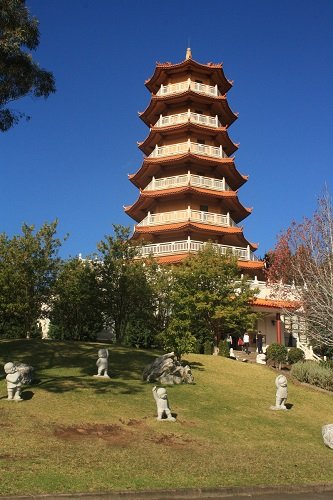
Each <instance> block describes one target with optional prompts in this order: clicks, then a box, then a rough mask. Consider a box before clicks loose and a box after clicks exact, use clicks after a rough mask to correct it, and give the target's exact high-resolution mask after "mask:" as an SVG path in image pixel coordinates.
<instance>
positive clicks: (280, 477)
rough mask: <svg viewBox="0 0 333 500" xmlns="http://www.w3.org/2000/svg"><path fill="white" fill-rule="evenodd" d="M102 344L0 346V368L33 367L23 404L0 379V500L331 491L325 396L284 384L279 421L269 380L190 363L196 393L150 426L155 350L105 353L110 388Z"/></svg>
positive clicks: (216, 363) (329, 407) (178, 391)
mask: <svg viewBox="0 0 333 500" xmlns="http://www.w3.org/2000/svg"><path fill="white" fill-rule="evenodd" d="M100 347H101V344H94V343H80V342H53V341H38V340H24V341H1V342H0V364H1V365H3V364H4V363H6V362H7V361H15V362H19V361H22V362H25V363H29V364H31V365H33V366H34V367H35V369H36V372H37V377H38V379H39V381H38V383H36V384H35V385H33V386H30V387H25V389H24V391H23V396H24V399H25V400H24V401H23V402H21V403H15V402H9V401H7V399H6V398H7V395H6V382H5V378H4V373H3V371H2V377H1V380H0V418H1V426H0V468H1V471H2V473H1V482H0V494H2V495H8V494H11V495H14V494H41V493H55V492H57V493H65V492H66V493H69V492H90V491H91V492H92V491H107V490H112V489H114V490H119V489H140V488H154V489H155V488H172V487H179V488H182V487H220V486H253V485H268V484H273V485H274V484H276V485H277V484H303V483H309V484H310V483H316V484H318V483H327V482H333V450H330V449H328V448H326V447H325V446H324V444H323V441H322V437H321V426H322V425H323V424H326V423H332V422H333V396H332V395H330V394H325V393H322V392H318V391H315V390H312V389H310V388H306V387H303V386H300V385H294V384H293V383H292V382H291V381H290V382H289V396H288V403H289V406H290V407H291V408H290V410H289V411H286V412H283V411H281V412H278V411H272V410H270V406H271V405H273V404H274V402H275V385H274V381H275V377H276V375H277V373H276V372H274V371H273V370H272V369H270V368H267V367H265V366H259V365H254V364H248V363H241V362H235V361H232V360H229V359H225V358H222V357H218V356H204V355H194V354H193V355H192V354H191V355H188V356H186V361H188V362H189V363H190V364H191V366H192V372H193V374H194V377H195V382H196V384H195V385H193V386H190V385H182V386H173V387H169V388H168V395H169V401H170V406H171V410H172V412H173V413H176V414H177V422H176V423H168V422H157V421H156V419H155V416H156V407H155V402H154V399H153V397H152V393H151V389H152V385H151V384H146V383H144V382H143V381H142V380H141V373H142V370H143V368H144V367H145V366H146V364H148V363H149V362H151V361H152V360H153V359H154V357H155V356H157V355H158V353H157V352H154V351H144V350H132V349H126V348H121V347H113V346H111V347H110V346H109V348H110V359H109V362H110V370H109V371H110V375H111V380H109V381H107V380H101V379H97V378H94V377H93V374H95V373H97V370H96V366H95V363H96V360H97V350H98V348H100Z"/></svg>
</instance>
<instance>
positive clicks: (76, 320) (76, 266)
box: [50, 258, 103, 340]
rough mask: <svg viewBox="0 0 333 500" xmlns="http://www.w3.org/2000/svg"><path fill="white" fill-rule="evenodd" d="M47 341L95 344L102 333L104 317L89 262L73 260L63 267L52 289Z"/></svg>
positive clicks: (97, 287) (96, 284) (92, 267)
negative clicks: (78, 341) (51, 338)
mask: <svg viewBox="0 0 333 500" xmlns="http://www.w3.org/2000/svg"><path fill="white" fill-rule="evenodd" d="M50 322H51V329H50V337H53V338H57V339H61V340H67V339H68V340H70V339H72V340H95V339H96V337H97V334H98V333H99V332H101V331H102V329H103V315H102V307H101V299H100V294H99V286H98V281H97V276H96V272H95V267H94V265H93V264H92V263H91V261H90V260H85V261H83V260H81V259H78V258H72V259H69V260H67V261H65V262H63V263H62V266H61V269H60V272H59V276H58V278H57V281H56V283H55V286H54V291H53V301H52V307H51V312H50Z"/></svg>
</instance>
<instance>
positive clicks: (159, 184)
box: [144, 174, 231, 191]
mask: <svg viewBox="0 0 333 500" xmlns="http://www.w3.org/2000/svg"><path fill="white" fill-rule="evenodd" d="M181 186H196V187H202V188H206V189H213V190H216V191H231V189H230V187H229V186H228V184H227V183H226V182H225V178H224V177H223V179H213V178H212V177H204V176H202V175H194V174H184V175H175V176H173V177H162V178H161V179H155V177H153V178H152V180H151V182H150V183H149V184H148V186H146V187H145V189H144V191H157V190H159V189H170V188H174V187H181Z"/></svg>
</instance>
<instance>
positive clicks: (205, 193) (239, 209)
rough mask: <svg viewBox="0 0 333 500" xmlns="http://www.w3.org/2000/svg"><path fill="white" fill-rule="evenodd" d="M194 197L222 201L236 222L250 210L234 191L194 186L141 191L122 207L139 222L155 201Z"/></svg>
mask: <svg viewBox="0 0 333 500" xmlns="http://www.w3.org/2000/svg"><path fill="white" fill-rule="evenodd" d="M187 194H189V195H191V194H193V195H195V196H196V197H202V198H205V199H208V198H213V199H216V198H217V199H219V200H221V201H223V205H224V206H225V207H226V209H227V210H228V211H229V213H230V216H231V218H232V219H233V220H234V221H235V222H236V223H238V222H240V221H242V220H243V219H245V217H247V216H248V215H249V214H250V213H251V212H252V209H251V208H245V207H244V206H243V205H242V204H241V203H240V201H239V199H238V196H237V192H236V191H217V190H212V189H204V188H200V187H196V186H190V185H188V186H181V187H175V188H169V189H163V190H162V189H159V190H155V191H141V193H140V196H139V198H138V199H137V200H136V202H135V203H133V205H130V206H128V207H124V209H125V212H126V213H127V215H129V216H130V217H132V219H134V220H136V221H137V222H140V221H141V220H142V219H143V218H144V217H145V215H146V213H147V211H149V209H150V207H151V206H152V204H153V203H154V202H155V200H158V199H163V198H173V199H175V198H178V197H180V196H181V197H182V198H183V197H184V195H187Z"/></svg>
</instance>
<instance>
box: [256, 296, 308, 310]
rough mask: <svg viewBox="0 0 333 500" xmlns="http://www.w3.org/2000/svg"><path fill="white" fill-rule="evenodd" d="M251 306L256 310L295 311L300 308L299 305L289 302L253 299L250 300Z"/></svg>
mask: <svg viewBox="0 0 333 500" xmlns="http://www.w3.org/2000/svg"><path fill="white" fill-rule="evenodd" d="M250 303H251V305H252V306H255V307H258V308H260V309H261V308H269V309H280V310H283V309H287V310H290V311H295V310H297V309H298V308H299V307H300V303H299V302H296V301H291V300H273V299H260V298H254V299H252V300H251V302H250Z"/></svg>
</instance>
